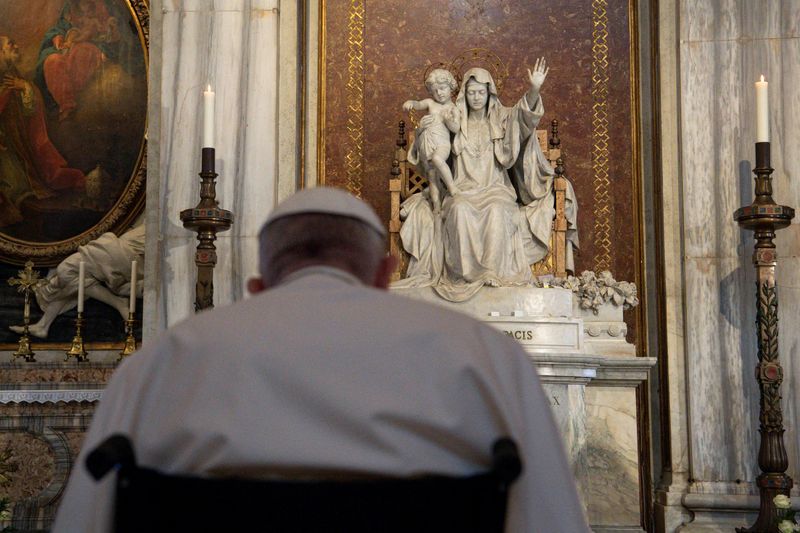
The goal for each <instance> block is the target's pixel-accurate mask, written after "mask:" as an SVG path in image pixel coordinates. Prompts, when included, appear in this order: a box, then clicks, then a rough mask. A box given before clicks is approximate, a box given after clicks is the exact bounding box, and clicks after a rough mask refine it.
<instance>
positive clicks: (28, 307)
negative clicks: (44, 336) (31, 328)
mask: <svg viewBox="0 0 800 533" xmlns="http://www.w3.org/2000/svg"><path fill="white" fill-rule="evenodd" d="M22 316H23V318H24V319H25V320H28V319H29V318H30V317H31V300H30V296H28V295H25V313H24V314H23V315H22Z"/></svg>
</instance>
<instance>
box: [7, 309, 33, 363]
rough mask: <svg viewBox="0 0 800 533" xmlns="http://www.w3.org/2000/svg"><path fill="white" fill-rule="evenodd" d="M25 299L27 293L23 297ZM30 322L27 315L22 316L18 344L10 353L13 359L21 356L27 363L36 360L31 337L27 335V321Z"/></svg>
mask: <svg viewBox="0 0 800 533" xmlns="http://www.w3.org/2000/svg"><path fill="white" fill-rule="evenodd" d="M25 299H26V300H27V295H26V297H25ZM29 322H30V318H28V317H27V316H26V317H24V324H23V330H22V336H21V337H20V338H19V346H18V347H17V351H16V352H14V353H13V354H11V355H12V356H13V357H14V359H16V358H17V357H21V358H23V359H25V361H26V362H28V363H35V362H36V353H35V352H34V351H33V350H32V349H31V338H30V337H29V336H28V323H29Z"/></svg>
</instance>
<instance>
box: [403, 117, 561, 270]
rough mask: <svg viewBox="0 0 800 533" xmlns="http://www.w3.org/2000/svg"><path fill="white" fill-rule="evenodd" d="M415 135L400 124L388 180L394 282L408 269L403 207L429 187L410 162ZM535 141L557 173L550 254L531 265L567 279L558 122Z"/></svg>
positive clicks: (424, 178) (537, 136)
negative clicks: (402, 237) (402, 229)
mask: <svg viewBox="0 0 800 533" xmlns="http://www.w3.org/2000/svg"><path fill="white" fill-rule="evenodd" d="M413 135H414V132H413V131H411V132H410V133H409V134H408V135H407V134H406V124H405V122H404V121H402V120H401V121H400V123H399V124H398V136H397V141H396V143H395V144H396V145H397V147H396V148H395V151H394V159H393V161H392V171H391V176H392V177H391V178H389V195H390V198H391V204H390V205H391V211H390V215H389V251H390V252H391V253H392V254H393V255H394V256H395V257H397V258H398V259H400V262H399V265H398V267H397V270H395V272H394V273H393V275H392V279H393V280H398V279H401V278H402V276H403V274H404V273H405V270H406V268H407V266H408V254H407V253H406V251H405V250H404V249H403V245H402V243H401V241H400V226H401V225H402V222H401V221H400V204H401V203H402V202H403V201H404V200H405V199H406V198H408V197H410V196H411V195H412V194H416V193H421V192H422V191H424V190H425V189H426V188H427V187H428V180H427V178H426V177H425V176H423V175H421V174H420V173H418V172H417V169H416V168H415V167H414V165H412V164H411V163H409V162H408V146H409V144H410V143H413V142H414V139H413ZM536 138H537V140H538V141H539V145H540V146H541V148H542V151H543V152H544V155H545V157H546V158H547V160H548V161H550V165H552V166H553V169H554V171H555V177H554V179H553V189H554V191H555V208H556V209H555V211H556V214H555V217H554V218H553V231H552V233H551V235H550V252H549V253H548V254H547V256H545V258H544V259H542V260H541V261H539V262H538V263H535V264H533V265H531V271H532V272H533V274H534V275H535V276H542V275H547V274H551V275H553V276H555V277H557V278H564V277H566V276H567V268H566V267H567V217H566V215H565V213H564V197H565V194H566V190H567V177H566V176H565V174H564V161H563V159H562V157H561V139H560V138H559V136H558V121H557V120H554V121H553V122H552V123H551V124H550V132H549V137H548V132H547V131H545V130H536Z"/></svg>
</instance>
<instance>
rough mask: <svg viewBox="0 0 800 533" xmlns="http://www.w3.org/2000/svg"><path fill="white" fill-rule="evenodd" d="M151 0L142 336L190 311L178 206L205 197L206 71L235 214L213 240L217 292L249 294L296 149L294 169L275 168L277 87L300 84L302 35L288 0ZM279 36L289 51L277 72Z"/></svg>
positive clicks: (189, 262) (225, 190)
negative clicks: (265, 227)
mask: <svg viewBox="0 0 800 533" xmlns="http://www.w3.org/2000/svg"><path fill="white" fill-rule="evenodd" d="M284 4H286V2H284ZM151 11H152V18H151V34H152V37H151V51H150V57H151V70H150V77H151V79H150V96H151V101H150V111H149V117H150V131H149V142H150V149H149V163H148V191H147V224H148V239H147V264H146V274H147V280H148V283H147V286H146V298H145V312H144V317H145V338H147V337H148V336H150V335H153V334H154V333H156V332H158V331H160V330H162V329H164V328H165V327H168V326H170V325H172V324H174V323H175V322H176V321H179V320H181V319H183V318H186V317H187V316H189V315H190V314H191V313H192V312H193V303H194V283H195V279H196V267H195V265H194V250H195V246H196V238H195V237H196V234H195V233H194V232H190V231H188V230H186V229H184V228H183V226H182V225H181V222H180V219H179V213H180V211H181V210H183V209H187V208H189V207H193V206H194V205H196V204H197V202H198V201H199V184H200V180H199V177H198V176H197V174H198V172H199V170H200V148H201V146H200V145H201V129H202V102H201V93H202V89H203V87H205V85H206V84H207V83H210V84H211V86H212V87H213V88H214V90H215V91H216V112H215V118H216V135H215V144H216V169H217V172H218V173H219V177H218V179H217V199H218V201H219V203H220V206H221V207H223V208H224V209H228V210H230V211H232V212H233V213H234V217H235V222H234V225H233V227H232V228H231V229H230V230H229V231H228V232H226V233H221V234H220V235H219V236H218V240H217V242H216V246H217V251H218V263H217V266H216V269H215V273H214V301H215V304H216V305H217V306H220V305H224V304H227V303H230V302H232V301H234V300H238V299H240V298H242V297H244V296H245V284H246V280H247V278H248V277H249V276H251V275H253V274H254V273H255V272H256V265H257V242H256V241H257V232H258V229H259V227H260V225H261V223H262V222H263V220H264V218H265V217H266V215H267V213H268V212H269V210H270V209H271V208H272V207H273V206H274V204H275V202H276V198H278V196H279V194H278V191H279V189H286V190H287V191H289V192H291V190H294V187H295V180H294V178H293V175H294V172H295V170H294V165H295V162H294V160H293V159H292V157H289V161H288V162H287V165H286V167H287V169H288V170H287V171H286V172H284V174H282V175H286V176H288V178H287V179H284V180H283V185H280V183H281V180H279V179H278V176H279V172H280V171H279V165H278V161H279V157H280V156H279V126H278V97H279V90H288V91H291V90H292V88H291V87H292V86H291V80H292V79H294V78H293V77H295V76H296V72H295V71H296V66H295V64H296V63H297V60H296V54H297V50H296V48H295V49H292V47H291V46H289V44H291V43H292V42H295V41H297V39H298V31H297V14H296V6H295V5H294V4H292V3H291V2H290V3H289V5H288V7H287V9H286V10H285V11H287V12H288V14H287V15H286V16H285V17H284V15H283V14H282V13H281V10H280V9H279V2H278V0H182V1H181V0H160V1H159V0H154V1H153V3H152V6H151ZM282 18H283V20H282ZM287 28H288V30H287ZM287 31H288V32H289V34H288V37H287V36H286V34H287ZM279 42H280V43H286V44H285V46H284V48H285V52H284V55H286V54H288V56H289V58H290V60H289V61H288V62H287V63H286V64H287V66H286V67H285V68H283V69H280V70H281V72H279V67H278V65H279V49H280V48H281V47H280V46H279ZM281 76H283V78H281ZM282 79H283V80H284V81H283V82H282V81H281V80H282ZM286 79H289V80H290V82H289V84H288V85H287V83H286V82H285V80H286ZM281 88H282V89H281ZM289 99H291V98H289ZM290 126H291V127H290V128H289V130H287V131H288V133H287V135H286V136H289V137H292V136H293V135H294V134H295V133H294V129H296V127H295V125H294V123H292V124H290ZM292 141H293V139H288V140H286V139H284V141H283V143H282V144H283V145H286V144H287V143H288V144H291V142H292ZM285 194H286V192H284V193H283V195H285Z"/></svg>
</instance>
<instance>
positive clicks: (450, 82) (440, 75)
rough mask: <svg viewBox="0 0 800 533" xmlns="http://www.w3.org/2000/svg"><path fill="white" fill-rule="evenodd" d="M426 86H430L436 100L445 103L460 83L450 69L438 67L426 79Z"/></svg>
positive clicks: (429, 90) (432, 95)
mask: <svg viewBox="0 0 800 533" xmlns="http://www.w3.org/2000/svg"><path fill="white" fill-rule="evenodd" d="M425 87H427V88H428V92H429V93H430V95H431V97H432V98H433V99H434V100H435V101H436V102H438V103H440V104H443V103H445V102H449V101H450V97H451V95H452V94H453V91H455V90H456V87H458V83H456V79H455V78H454V77H453V75H452V74H451V73H450V71H449V70H445V69H443V68H437V69H434V70H432V71H431V73H430V74H428V77H427V78H426V79H425Z"/></svg>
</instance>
